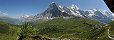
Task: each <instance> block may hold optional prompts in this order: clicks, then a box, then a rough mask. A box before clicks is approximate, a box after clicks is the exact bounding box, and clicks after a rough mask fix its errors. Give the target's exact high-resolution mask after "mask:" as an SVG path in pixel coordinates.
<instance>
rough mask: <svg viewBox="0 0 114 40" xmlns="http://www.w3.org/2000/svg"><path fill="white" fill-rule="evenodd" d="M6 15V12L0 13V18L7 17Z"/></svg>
mask: <svg viewBox="0 0 114 40" xmlns="http://www.w3.org/2000/svg"><path fill="white" fill-rule="evenodd" d="M7 15H8V13H7V12H2V11H0V16H7Z"/></svg>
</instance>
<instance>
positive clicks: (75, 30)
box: [33, 17, 108, 40]
mask: <svg viewBox="0 0 114 40" xmlns="http://www.w3.org/2000/svg"><path fill="white" fill-rule="evenodd" d="M101 25H102V24H100V23H99V22H97V21H95V20H90V19H86V18H80V17H75V18H71V19H63V18H55V19H52V20H49V21H46V22H41V23H39V22H38V23H37V22H36V23H35V24H34V25H33V26H34V27H35V28H36V29H37V31H38V34H39V35H42V36H47V37H50V38H52V39H53V38H55V39H64V38H65V39H74V40H87V39H88V40H93V39H94V40H103V39H108V37H107V32H106V31H105V30H106V29H105V28H103V27H102V26H101ZM100 35H102V36H100ZM97 37H100V38H97Z"/></svg>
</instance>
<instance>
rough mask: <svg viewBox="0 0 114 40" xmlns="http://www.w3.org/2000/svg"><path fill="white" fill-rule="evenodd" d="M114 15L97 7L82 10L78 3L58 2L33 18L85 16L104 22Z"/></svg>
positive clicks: (109, 20)
mask: <svg viewBox="0 0 114 40" xmlns="http://www.w3.org/2000/svg"><path fill="white" fill-rule="evenodd" d="M113 15H114V14H112V13H110V12H108V11H104V10H100V9H97V8H96V9H91V10H81V9H80V8H79V7H77V6H76V5H72V6H69V7H66V6H61V5H59V4H56V3H51V4H50V5H49V6H48V8H47V9H46V10H45V11H44V12H42V13H40V14H37V15H35V16H34V17H32V20H38V19H53V18H56V17H83V18H89V19H93V20H98V21H100V22H102V23H109V22H111V21H112V20H113V19H114V16H113ZM29 18H30V17H28V19H29Z"/></svg>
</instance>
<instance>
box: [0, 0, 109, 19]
mask: <svg viewBox="0 0 114 40" xmlns="http://www.w3.org/2000/svg"><path fill="white" fill-rule="evenodd" d="M52 2H55V3H57V4H60V5H63V6H71V5H72V4H75V5H77V6H78V7H79V8H80V9H82V10H87V9H93V8H98V9H102V10H108V11H109V9H108V8H107V6H106V5H105V3H104V1H103V0H0V11H1V12H5V13H6V14H7V15H8V16H10V17H19V16H22V15H35V14H38V13H41V12H43V11H44V10H46V8H47V7H48V5H49V4H51V3H52Z"/></svg>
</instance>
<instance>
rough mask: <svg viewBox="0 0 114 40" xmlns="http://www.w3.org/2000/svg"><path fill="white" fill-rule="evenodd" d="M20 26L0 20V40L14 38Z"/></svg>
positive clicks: (13, 39)
mask: <svg viewBox="0 0 114 40" xmlns="http://www.w3.org/2000/svg"><path fill="white" fill-rule="evenodd" d="M19 30H20V28H18V27H16V26H11V25H10V24H7V23H5V22H0V40H16V38H17V37H18V33H19Z"/></svg>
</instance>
